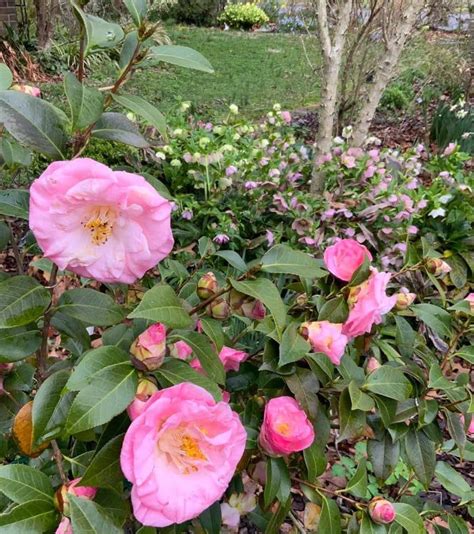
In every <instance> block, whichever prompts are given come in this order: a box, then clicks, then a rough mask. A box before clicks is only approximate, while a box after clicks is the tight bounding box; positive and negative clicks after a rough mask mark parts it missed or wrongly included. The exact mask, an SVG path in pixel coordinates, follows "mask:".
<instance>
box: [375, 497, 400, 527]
mask: <svg viewBox="0 0 474 534" xmlns="http://www.w3.org/2000/svg"><path fill="white" fill-rule="evenodd" d="M369 514H370V517H371V518H372V521H373V522H374V523H377V524H378V525H388V524H389V523H392V522H393V520H394V519H395V516H396V512H395V508H394V507H393V505H392V503H391V502H390V501H387V500H385V499H382V498H380V497H378V498H375V499H373V500H372V501H371V502H370V504H369Z"/></svg>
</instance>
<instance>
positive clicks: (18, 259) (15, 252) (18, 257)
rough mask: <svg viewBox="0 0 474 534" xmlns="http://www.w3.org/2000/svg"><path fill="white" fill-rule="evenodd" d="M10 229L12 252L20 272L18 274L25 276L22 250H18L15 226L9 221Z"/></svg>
mask: <svg viewBox="0 0 474 534" xmlns="http://www.w3.org/2000/svg"><path fill="white" fill-rule="evenodd" d="M7 224H8V228H10V235H11V243H12V250H13V255H14V256H15V261H16V269H17V271H18V274H23V273H24V270H23V258H22V257H21V253H20V249H19V248H18V243H17V242H16V239H15V234H14V233H13V226H12V224H11V222H10V221H8V220H7Z"/></svg>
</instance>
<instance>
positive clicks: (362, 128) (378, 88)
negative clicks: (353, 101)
mask: <svg viewBox="0 0 474 534" xmlns="http://www.w3.org/2000/svg"><path fill="white" fill-rule="evenodd" d="M424 3H425V2H424V0H410V1H409V3H408V4H409V5H408V6H407V7H406V9H405V10H404V12H403V15H402V18H401V20H400V22H399V23H398V24H396V25H395V26H394V28H393V33H392V34H391V35H389V36H387V37H386V43H385V45H386V51H385V54H384V56H383V57H382V58H381V61H380V63H379V66H378V67H377V69H376V71H375V75H374V79H373V82H372V84H371V86H370V87H369V89H368V91H367V94H366V96H365V99H364V100H365V102H364V104H363V105H362V108H361V109H360V111H359V113H358V115H357V119H356V121H355V124H354V132H353V137H352V143H353V145H354V146H361V145H362V144H363V143H364V141H365V139H366V138H367V136H368V134H369V129H370V125H371V124H372V120H373V118H374V116H375V112H376V111H377V107H378V105H379V102H380V99H381V98H382V95H383V92H384V91H385V88H386V87H387V85H388V83H389V81H390V79H391V78H392V76H393V74H394V71H395V68H396V66H397V64H398V61H399V59H400V55H401V53H402V51H403V48H404V46H405V43H406V41H407V39H408V37H409V35H410V33H411V32H412V31H413V28H414V26H415V23H416V19H417V17H418V15H419V13H420V11H421V9H422V8H423V6H424Z"/></svg>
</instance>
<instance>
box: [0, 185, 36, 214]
mask: <svg viewBox="0 0 474 534" xmlns="http://www.w3.org/2000/svg"><path fill="white" fill-rule="evenodd" d="M29 204H30V194H29V192H28V191H25V190H24V189H4V190H3V191H0V215H6V216H7V217H15V218H18V219H26V220H28V211H29Z"/></svg>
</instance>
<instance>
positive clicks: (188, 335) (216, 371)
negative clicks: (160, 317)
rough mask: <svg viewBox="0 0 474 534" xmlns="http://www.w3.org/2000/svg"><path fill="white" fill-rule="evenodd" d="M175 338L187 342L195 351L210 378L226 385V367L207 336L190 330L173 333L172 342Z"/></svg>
mask: <svg viewBox="0 0 474 534" xmlns="http://www.w3.org/2000/svg"><path fill="white" fill-rule="evenodd" d="M175 338H178V339H180V340H182V341H185V342H186V343H187V344H188V345H189V346H190V347H191V348H192V349H193V354H194V356H196V357H197V359H198V360H199V362H200V363H201V365H202V367H203V369H204V371H206V374H207V375H208V376H209V378H211V379H212V380H214V382H217V383H218V384H222V385H224V384H225V370H224V365H223V364H222V362H221V360H220V359H219V356H218V355H217V353H216V351H215V350H214V348H213V347H212V345H211V343H210V342H209V341H208V339H207V338H206V337H205V336H203V335H202V334H198V333H197V332H190V331H189V330H177V331H173V334H172V338H171V340H175Z"/></svg>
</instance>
